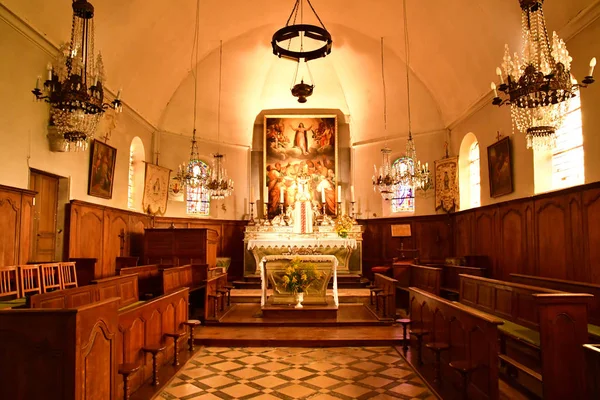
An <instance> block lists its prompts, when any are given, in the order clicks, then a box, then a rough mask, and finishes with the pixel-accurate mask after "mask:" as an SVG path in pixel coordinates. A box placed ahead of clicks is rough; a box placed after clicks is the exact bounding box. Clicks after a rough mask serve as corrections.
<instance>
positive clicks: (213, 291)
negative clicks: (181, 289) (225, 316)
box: [204, 273, 227, 320]
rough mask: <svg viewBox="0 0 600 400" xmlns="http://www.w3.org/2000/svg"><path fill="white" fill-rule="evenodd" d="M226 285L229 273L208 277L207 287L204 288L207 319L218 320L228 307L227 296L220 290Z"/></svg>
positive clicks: (205, 315) (205, 317)
mask: <svg viewBox="0 0 600 400" xmlns="http://www.w3.org/2000/svg"><path fill="white" fill-rule="evenodd" d="M225 286H227V273H224V274H219V275H213V276H211V277H208V278H207V279H206V289H205V290H204V319H205V320H218V319H219V316H220V314H221V312H222V311H224V310H225V309H226V307H225V301H226V300H225V297H224V296H222V295H221V294H220V293H219V290H220V289H222V288H224V287H225ZM215 299H216V301H215Z"/></svg>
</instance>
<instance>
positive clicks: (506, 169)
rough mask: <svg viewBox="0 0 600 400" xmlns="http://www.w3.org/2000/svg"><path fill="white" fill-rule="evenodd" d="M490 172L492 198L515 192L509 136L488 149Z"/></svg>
mask: <svg viewBox="0 0 600 400" xmlns="http://www.w3.org/2000/svg"><path fill="white" fill-rule="evenodd" d="M487 152H488V167H489V171H490V196H491V197H499V196H504V195H505V194H509V193H512V192H513V180H512V158H511V154H510V138H509V137H508V136H507V137H505V138H504V139H500V140H499V141H497V142H496V143H494V144H493V145H491V146H488V148H487Z"/></svg>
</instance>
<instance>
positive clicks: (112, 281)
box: [90, 274, 139, 308]
mask: <svg viewBox="0 0 600 400" xmlns="http://www.w3.org/2000/svg"><path fill="white" fill-rule="evenodd" d="M90 283H91V285H96V286H97V287H98V300H106V299H108V298H111V297H120V298H121V300H120V301H119V308H121V307H125V306H128V305H130V304H133V303H135V302H137V301H138V300H139V293H138V277H137V275H135V274H134V275H122V276H111V277H110V278H103V279H96V280H93V281H91V282H90Z"/></svg>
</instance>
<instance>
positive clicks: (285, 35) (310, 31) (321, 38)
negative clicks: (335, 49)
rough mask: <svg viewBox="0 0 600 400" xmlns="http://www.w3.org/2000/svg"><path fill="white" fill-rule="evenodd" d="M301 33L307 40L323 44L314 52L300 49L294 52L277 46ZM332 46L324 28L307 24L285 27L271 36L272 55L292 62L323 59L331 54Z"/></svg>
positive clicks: (329, 36)
mask: <svg viewBox="0 0 600 400" xmlns="http://www.w3.org/2000/svg"><path fill="white" fill-rule="evenodd" d="M301 33H303V34H304V36H305V37H307V38H311V39H313V40H316V41H318V42H323V46H321V47H319V48H318V49H315V50H309V51H303V50H302V49H300V51H294V50H289V49H285V48H283V47H281V46H280V45H279V43H280V42H283V41H286V40H290V39H293V38H295V37H298V36H300V34H301ZM332 44H333V41H332V40H331V34H330V33H329V32H328V31H327V30H326V29H325V28H321V27H319V26H316V25H309V24H297V25H289V26H285V27H283V28H281V29H279V30H278V31H277V32H275V33H274V34H273V40H272V41H271V45H272V46H273V54H275V55H276V56H277V57H280V58H281V57H283V58H287V59H290V60H294V61H300V59H302V58H303V59H304V60H305V61H310V60H315V59H317V58H321V57H325V56H327V55H328V54H330V53H331V47H332Z"/></svg>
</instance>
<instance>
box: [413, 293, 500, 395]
mask: <svg viewBox="0 0 600 400" xmlns="http://www.w3.org/2000/svg"><path fill="white" fill-rule="evenodd" d="M409 297H410V300H409V302H410V308H409V310H410V319H411V321H412V324H411V328H413V329H414V328H423V329H426V330H427V331H429V332H430V334H429V335H428V336H425V337H424V338H423V339H424V342H425V343H428V342H430V341H440V342H446V343H448V344H449V345H450V349H449V350H448V351H447V352H442V359H443V363H444V364H447V363H448V362H449V361H457V360H465V361H468V362H469V363H470V364H471V365H474V366H475V365H478V366H479V368H477V369H476V370H475V371H474V372H473V373H472V375H471V384H472V385H474V386H476V387H477V389H478V392H479V394H481V395H482V398H486V397H485V396H487V398H489V399H498V396H499V389H498V351H499V345H498V325H500V324H502V321H501V320H500V319H497V318H493V317H488V316H485V315H482V314H480V313H478V312H477V311H476V310H469V309H468V308H465V307H460V306H457V305H455V304H453V303H452V302H450V301H448V300H445V299H443V298H441V297H439V296H436V295H434V294H432V293H429V292H426V291H424V290H421V289H418V288H414V287H411V288H409ZM425 343H423V344H425ZM445 376H446V375H445ZM445 379H446V378H445ZM447 379H449V380H451V379H458V374H449V375H448V376H447ZM448 383H450V382H448Z"/></svg>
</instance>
